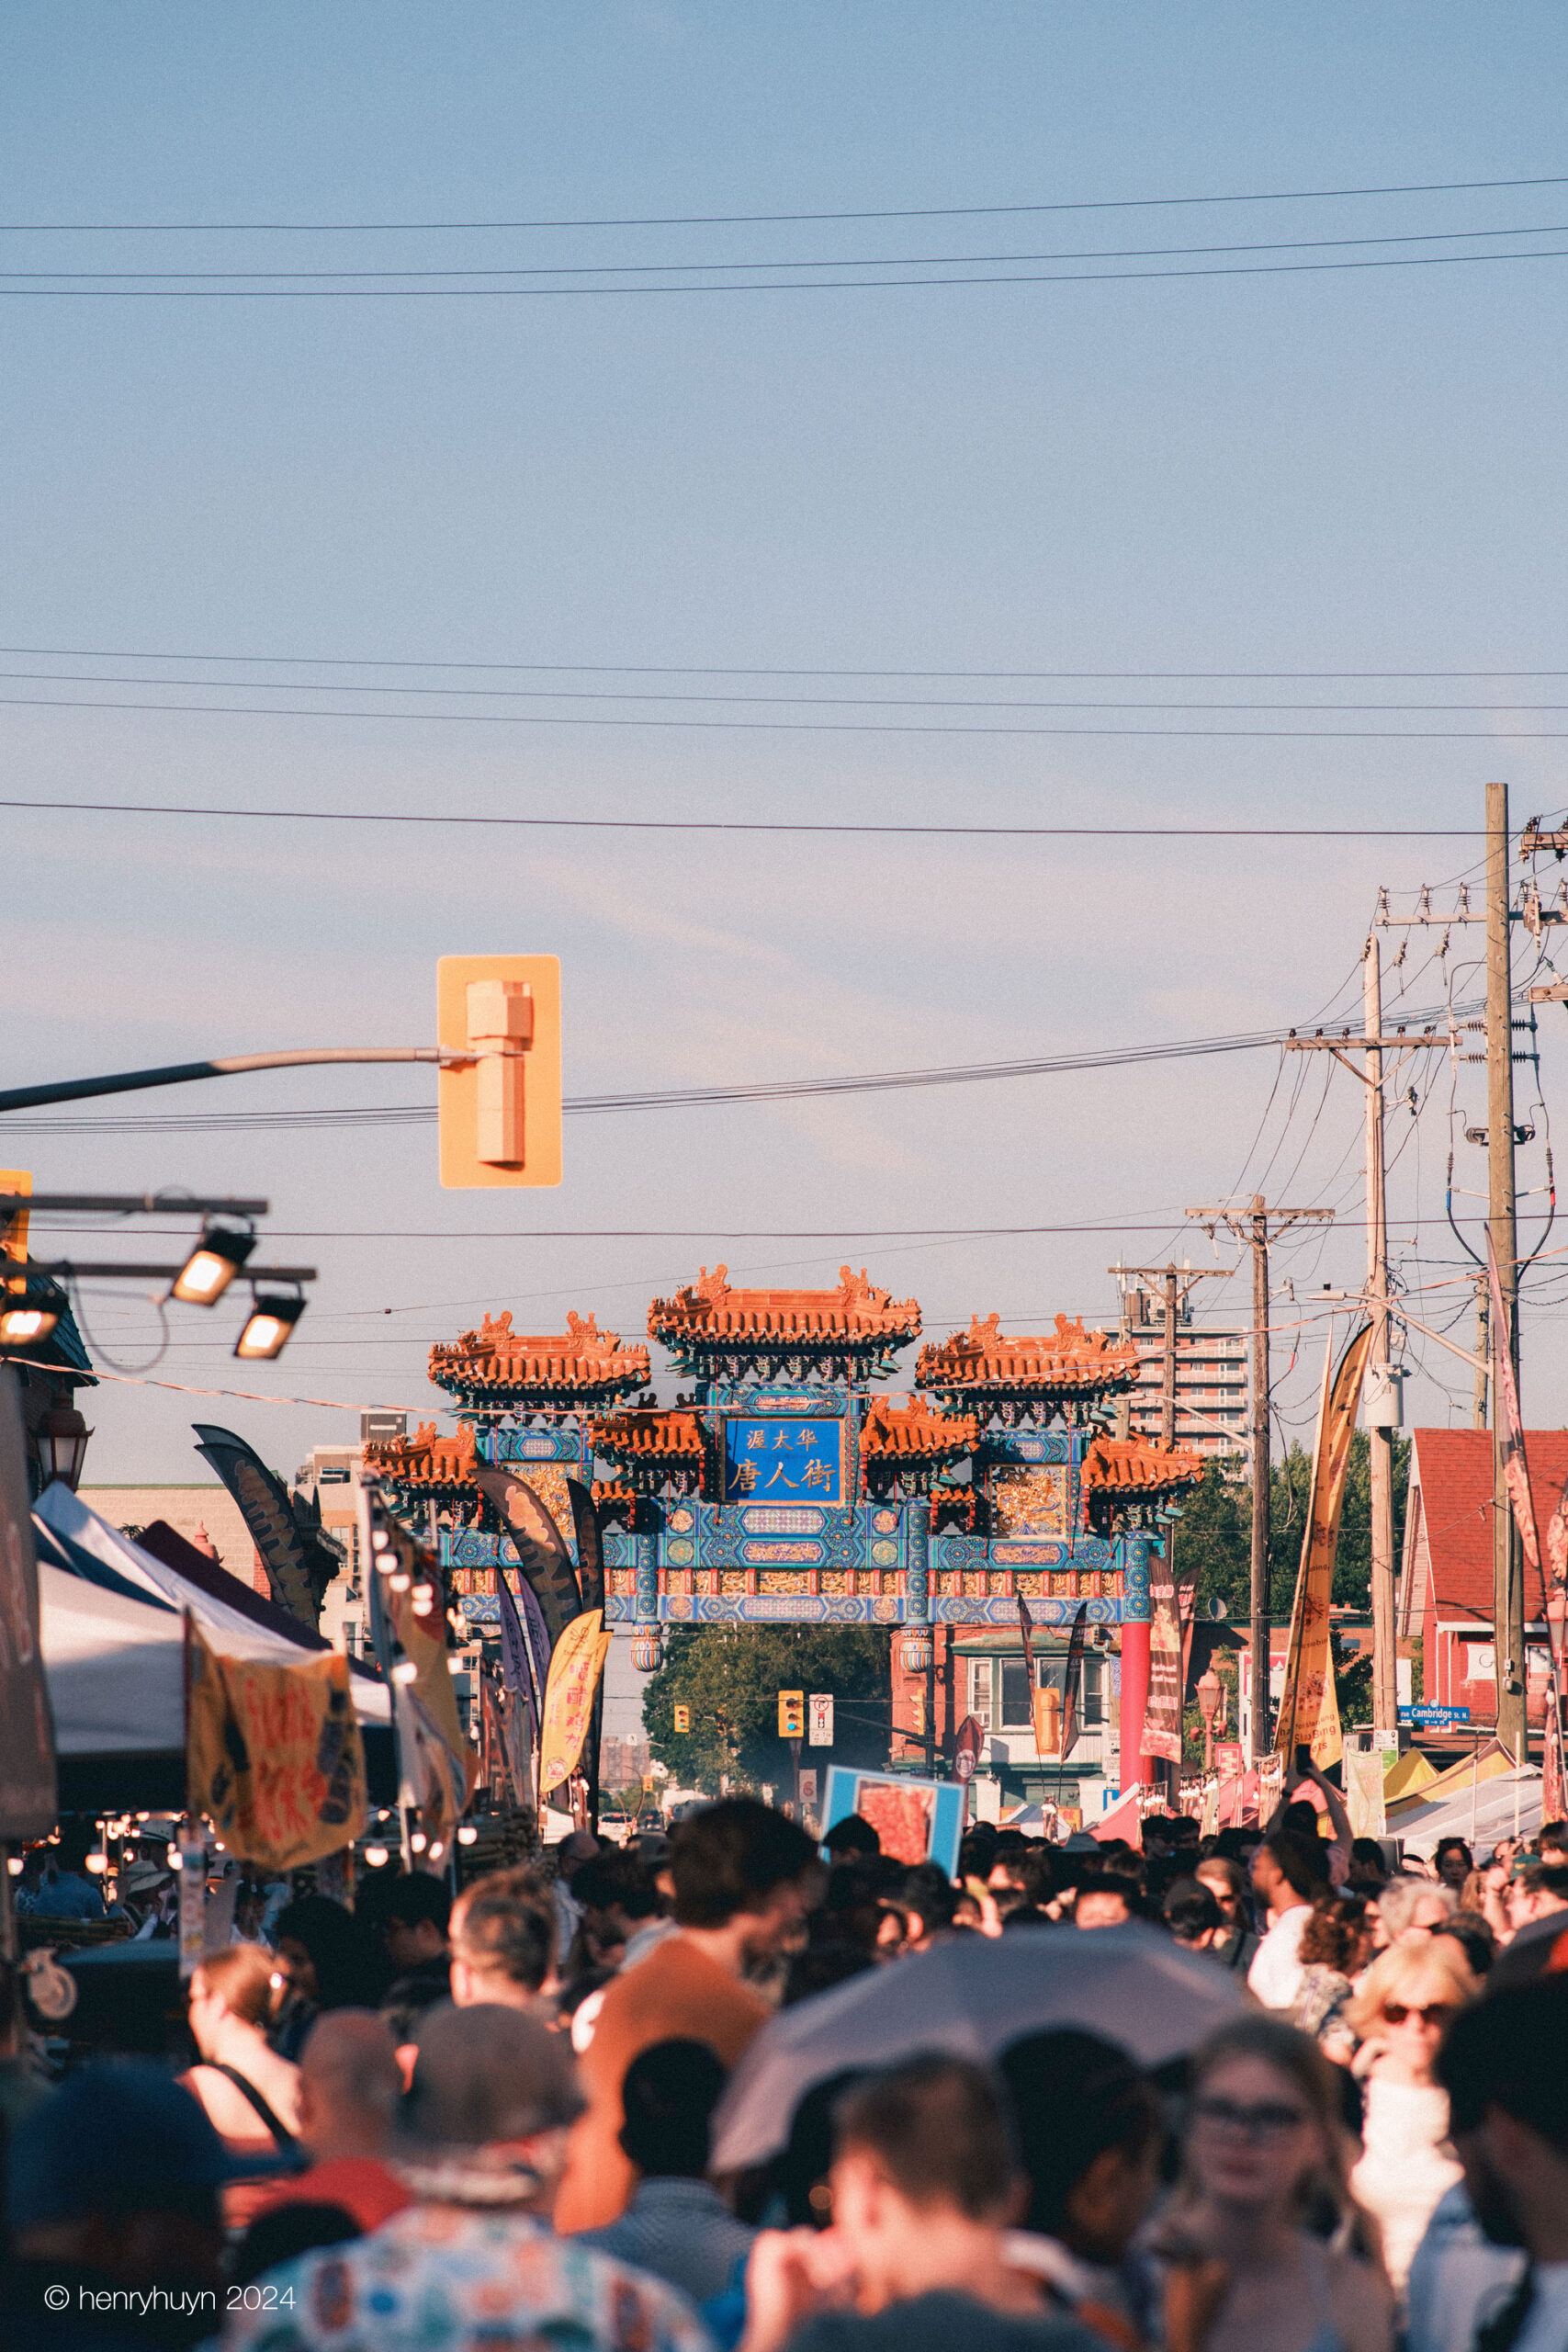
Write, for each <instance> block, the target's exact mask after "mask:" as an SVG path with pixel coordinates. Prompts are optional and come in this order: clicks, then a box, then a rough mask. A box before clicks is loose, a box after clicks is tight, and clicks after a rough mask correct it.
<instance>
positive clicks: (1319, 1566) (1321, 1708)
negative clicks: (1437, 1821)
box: [1274, 1323, 1372, 1772]
mask: <svg viewBox="0 0 1568 2352" xmlns="http://www.w3.org/2000/svg"><path fill="white" fill-rule="evenodd" d="M1371 1344H1372V1327H1371V1324H1370V1323H1363V1324H1362V1326H1361V1328H1360V1329H1359V1331H1357V1332H1356V1333H1355V1334H1354V1335H1353V1337H1352V1338H1351V1340H1350V1341H1349V1344H1348V1347H1347V1348H1346V1350H1345V1352H1344V1354H1343V1355H1342V1356H1341V1357H1340V1359H1339V1368H1338V1370H1337V1372H1336V1373H1335V1374H1333V1377H1332V1378H1330V1376H1329V1364H1330V1362H1331V1360H1332V1359H1331V1357H1325V1362H1324V1367H1323V1398H1322V1402H1321V1404H1320V1405H1319V1408H1318V1415H1317V1443H1316V1445H1315V1446H1314V1449H1313V1457H1312V1485H1311V1487H1310V1488H1309V1490H1308V1494H1307V1510H1306V1532H1305V1534H1304V1535H1303V1540H1302V1565H1301V1570H1300V1573H1299V1574H1298V1576H1297V1577H1296V1598H1295V1605H1294V1607H1293V1608H1292V1611H1291V1646H1290V1650H1289V1652H1288V1654H1287V1657H1286V1660H1285V1688H1284V1693H1283V1695H1282V1697H1281V1699H1280V1722H1279V1726H1278V1729H1277V1730H1276V1732H1275V1735H1274V1747H1275V1752H1276V1753H1277V1754H1278V1755H1280V1756H1281V1757H1283V1758H1285V1760H1286V1762H1287V1763H1288V1762H1289V1761H1290V1758H1292V1755H1293V1754H1294V1753H1295V1750H1296V1749H1297V1748H1298V1747H1310V1748H1311V1749H1312V1760H1313V1762H1314V1764H1315V1765H1316V1766H1317V1768H1318V1770H1319V1771H1320V1772H1325V1771H1326V1770H1328V1767H1329V1766H1330V1765H1331V1764H1337V1763H1338V1761H1339V1758H1340V1757H1341V1756H1342V1755H1343V1753H1344V1748H1345V1742H1344V1738H1343V1736H1342V1735H1341V1732H1340V1728H1339V1698H1338V1694H1337V1691H1336V1690H1335V1688H1334V1646H1333V1642H1332V1640H1331V1638H1330V1632H1329V1623H1328V1603H1329V1599H1330V1596H1331V1595H1332V1593H1333V1589H1334V1561H1335V1556H1336V1555H1337V1552H1338V1549H1339V1513H1340V1510H1341V1509H1342V1508H1343V1506H1344V1501H1345V1473H1346V1471H1347V1470H1348V1468H1349V1466H1350V1440H1351V1438H1352V1437H1353V1436H1354V1435H1355V1430H1356V1412H1357V1408H1358V1407H1359V1404H1360V1401H1361V1377H1362V1374H1364V1373H1365V1371H1366V1368H1367V1357H1368V1355H1369V1354H1370V1353H1371Z"/></svg>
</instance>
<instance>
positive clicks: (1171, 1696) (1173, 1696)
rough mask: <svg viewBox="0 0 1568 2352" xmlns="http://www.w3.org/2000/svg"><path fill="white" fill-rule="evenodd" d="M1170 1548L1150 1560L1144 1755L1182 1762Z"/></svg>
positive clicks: (1175, 1604) (1177, 1637)
mask: <svg viewBox="0 0 1568 2352" xmlns="http://www.w3.org/2000/svg"><path fill="white" fill-rule="evenodd" d="M1171 1550H1172V1546H1171V1544H1170V1542H1169V1540H1168V1539H1167V1542H1166V1544H1165V1549H1164V1555H1163V1557H1159V1556H1151V1558H1150V1561H1149V1600H1150V1601H1151V1603H1152V1604H1153V1608H1154V1623H1153V1625H1152V1626H1151V1627H1150V1629H1149V1696H1148V1704H1147V1706H1146V1708H1145V1713H1144V1747H1143V1752H1144V1754H1145V1756H1163V1757H1164V1758H1167V1760H1168V1762H1170V1763H1173V1764H1179V1762H1180V1761H1181V1615H1180V1604H1179V1599H1178V1595H1177V1589H1176V1570H1175V1564H1174V1562H1173V1560H1172V1558H1171Z"/></svg>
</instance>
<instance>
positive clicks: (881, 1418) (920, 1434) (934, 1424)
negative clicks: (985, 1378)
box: [860, 1397, 980, 1463]
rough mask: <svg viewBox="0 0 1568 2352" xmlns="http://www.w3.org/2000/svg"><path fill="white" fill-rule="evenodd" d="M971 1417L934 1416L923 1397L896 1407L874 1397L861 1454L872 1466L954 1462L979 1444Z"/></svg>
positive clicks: (977, 1428) (864, 1424)
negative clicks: (887, 1463) (878, 1463)
mask: <svg viewBox="0 0 1568 2352" xmlns="http://www.w3.org/2000/svg"><path fill="white" fill-rule="evenodd" d="M979 1438H980V1426H979V1423H978V1422H977V1421H976V1419H975V1417H974V1415H973V1414H972V1413H939V1412H934V1411H933V1410H932V1408H931V1406H930V1405H928V1404H927V1403H926V1402H925V1400H924V1398H923V1397H910V1398H909V1399H908V1403H907V1404H904V1405H895V1404H894V1402H893V1400H892V1398H891V1397H873V1398H872V1399H871V1403H870V1405H869V1406H868V1408H867V1410H866V1416H865V1419H864V1420H863V1422H862V1424H861V1433H860V1442H861V1452H862V1453H863V1456H864V1457H865V1459H866V1460H867V1461H869V1462H938V1463H942V1462H953V1461H956V1460H957V1459H958V1458H959V1456H960V1455H962V1454H965V1453H970V1452H971V1451H972V1450H973V1448H974V1447H975V1446H976V1445H977V1444H978V1442H979Z"/></svg>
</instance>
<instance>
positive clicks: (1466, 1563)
mask: <svg viewBox="0 0 1568 2352" xmlns="http://www.w3.org/2000/svg"><path fill="white" fill-rule="evenodd" d="M1525 1451H1526V1455H1527V1458H1528V1460H1529V1474H1530V1488H1531V1491H1532V1493H1533V1495H1534V1498H1535V1512H1536V1521H1537V1524H1538V1526H1539V1528H1540V1532H1541V1534H1542V1536H1543V1537H1544V1534H1545V1531H1546V1522H1547V1521H1548V1520H1549V1519H1550V1518H1551V1514H1552V1512H1553V1510H1555V1509H1556V1507H1557V1500H1558V1497H1559V1496H1560V1495H1561V1494H1562V1488H1563V1485H1564V1482H1565V1481H1568V1430H1527V1431H1526V1433H1525ZM1524 1573H1525V1640H1526V1647H1527V1651H1528V1654H1529V1682H1528V1699H1527V1706H1528V1711H1529V1721H1530V1722H1531V1723H1532V1724H1540V1722H1541V1721H1542V1720H1543V1711H1544V1706H1545V1696H1546V1683H1547V1648H1546V1592H1545V1587H1544V1584H1543V1582H1542V1578H1541V1573H1540V1569H1539V1568H1532V1567H1531V1566H1529V1562H1528V1561H1527V1562H1526V1564H1525V1572H1524ZM1399 1631H1400V1634H1402V1635H1409V1634H1416V1635H1419V1636H1420V1638H1421V1643H1422V1658H1423V1661H1424V1664H1423V1680H1422V1696H1423V1699H1424V1700H1425V1702H1426V1703H1427V1705H1429V1706H1438V1707H1468V1708H1469V1709H1470V1715H1471V1721H1472V1723H1473V1724H1489V1723H1493V1722H1495V1720H1496V1713H1497V1692H1496V1684H1495V1679H1494V1678H1495V1663H1494V1658H1495V1653H1494V1649H1493V1642H1492V1432H1491V1430H1415V1431H1414V1432H1413V1434H1412V1437H1411V1442H1410V1498H1409V1505H1408V1508H1407V1510H1406V1511H1405V1516H1404V1559H1403V1561H1402V1563H1401V1568H1400V1582H1399Z"/></svg>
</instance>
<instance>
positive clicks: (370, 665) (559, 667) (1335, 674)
mask: <svg viewBox="0 0 1568 2352" xmlns="http://www.w3.org/2000/svg"><path fill="white" fill-rule="evenodd" d="M0 660H4V661H7V662H19V661H48V662H237V663H241V664H246V663H250V664H261V665H265V666H266V667H268V668H279V667H288V668H292V669H297V670H485V671H504V672H505V673H508V674H509V675H537V676H549V677H562V676H567V675H570V676H573V677H590V676H592V677H616V678H626V677H637V678H916V679H926V680H931V679H937V678H958V679H973V680H987V681H994V682H995V683H997V684H1009V683H1019V682H1024V683H1027V682H1031V681H1033V682H1036V683H1039V682H1044V681H1050V680H1059V681H1065V680H1071V679H1078V680H1080V681H1083V682H1086V683H1097V682H1098V683H1100V684H1116V683H1120V684H1159V683H1161V682H1162V681H1163V682H1166V683H1179V684H1187V685H1193V684H1216V683H1218V682H1220V681H1221V680H1224V679H1230V680H1231V681H1233V682H1237V681H1239V682H1241V683H1244V684H1262V683H1265V682H1269V683H1280V684H1332V683H1334V682H1336V681H1344V680H1347V679H1348V680H1352V681H1355V682H1359V683H1371V684H1376V683H1386V682H1387V681H1389V680H1391V679H1395V678H1431V679H1438V680H1451V679H1456V678H1568V670H842V669H840V670H810V669H800V668H796V669H782V668H777V667H758V666H755V665H753V666H750V667H747V666H743V665H740V664H738V663H724V662H448V661H443V660H440V659H439V658H437V657H435V656H429V657H427V658H425V659H423V660H419V661H411V660H400V659H397V658H394V657H389V656H386V655H382V654H348V653H335V654H328V653H192V652H188V651H184V652H167V651H164V652H161V653H145V652H137V651H135V650H131V651H129V652H128V651H127V650H125V649H124V648H123V647H109V646H101V645H88V646H82V645H0Z"/></svg>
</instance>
